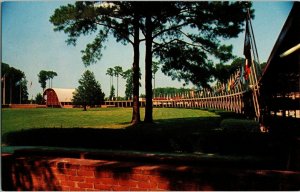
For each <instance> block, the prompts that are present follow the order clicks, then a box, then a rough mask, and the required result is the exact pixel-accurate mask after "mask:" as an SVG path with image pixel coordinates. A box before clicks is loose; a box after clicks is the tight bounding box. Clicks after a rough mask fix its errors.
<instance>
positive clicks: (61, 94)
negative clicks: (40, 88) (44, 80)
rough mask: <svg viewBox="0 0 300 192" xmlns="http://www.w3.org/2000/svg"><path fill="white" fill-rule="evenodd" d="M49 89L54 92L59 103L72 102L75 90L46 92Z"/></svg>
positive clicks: (61, 89) (58, 89) (57, 89)
mask: <svg viewBox="0 0 300 192" xmlns="http://www.w3.org/2000/svg"><path fill="white" fill-rule="evenodd" d="M49 89H52V90H54V91H55V93H56V95H57V98H58V100H59V102H72V99H73V92H74V91H75V89H63V88H48V89H47V90H49ZM47 90H45V91H47Z"/></svg>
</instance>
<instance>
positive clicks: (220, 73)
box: [214, 57, 245, 83]
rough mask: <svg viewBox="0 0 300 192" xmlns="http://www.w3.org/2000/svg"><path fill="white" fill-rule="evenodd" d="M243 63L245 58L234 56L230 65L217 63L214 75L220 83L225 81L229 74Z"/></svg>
mask: <svg viewBox="0 0 300 192" xmlns="http://www.w3.org/2000/svg"><path fill="white" fill-rule="evenodd" d="M243 65H245V59H244V58H241V57H238V58H235V59H234V60H233V61H232V63H231V64H230V65H224V64H222V63H219V64H217V65H216V67H215V70H214V77H215V78H216V79H217V80H219V81H220V82H221V83H227V81H228V79H229V77H230V75H232V74H233V73H234V72H235V71H236V70H237V69H240V68H241V66H243Z"/></svg>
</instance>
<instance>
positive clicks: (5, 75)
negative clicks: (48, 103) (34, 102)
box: [1, 63, 28, 104]
mask: <svg viewBox="0 0 300 192" xmlns="http://www.w3.org/2000/svg"><path fill="white" fill-rule="evenodd" d="M1 80H2V88H4V87H5V103H6V104H8V103H20V99H21V102H22V103H26V102H27V101H28V91H27V80H26V76H25V74H24V72H23V71H21V70H19V69H16V68H14V67H10V66H9V65H8V64H6V63H1ZM4 83H5V85H4ZM2 91H3V89H2V90H1V102H3V100H2V97H3V94H4V93H3V92H2ZM20 91H21V98H20Z"/></svg>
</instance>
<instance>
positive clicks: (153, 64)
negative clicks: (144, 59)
mask: <svg viewBox="0 0 300 192" xmlns="http://www.w3.org/2000/svg"><path fill="white" fill-rule="evenodd" d="M158 69H159V63H158V62H155V61H153V62H152V73H153V96H154V97H155V74H156V73H157V71H158Z"/></svg>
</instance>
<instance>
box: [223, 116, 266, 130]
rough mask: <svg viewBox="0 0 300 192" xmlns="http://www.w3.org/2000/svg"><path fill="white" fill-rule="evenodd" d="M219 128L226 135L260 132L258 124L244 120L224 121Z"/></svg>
mask: <svg viewBox="0 0 300 192" xmlns="http://www.w3.org/2000/svg"><path fill="white" fill-rule="evenodd" d="M220 126H221V128H222V129H223V130H224V131H225V132H228V133H253V132H260V129H259V123H258V122H256V121H253V120H245V119H224V120H223V121H222V122H221V125H220Z"/></svg>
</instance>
